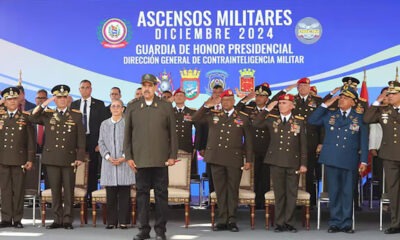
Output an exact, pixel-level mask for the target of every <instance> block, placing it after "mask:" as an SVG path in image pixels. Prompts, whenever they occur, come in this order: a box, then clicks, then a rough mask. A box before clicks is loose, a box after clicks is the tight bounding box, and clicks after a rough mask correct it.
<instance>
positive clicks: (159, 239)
mask: <svg viewBox="0 0 400 240" xmlns="http://www.w3.org/2000/svg"><path fill="white" fill-rule="evenodd" d="M156 240H167V236H165V233H160V234H157V235H156Z"/></svg>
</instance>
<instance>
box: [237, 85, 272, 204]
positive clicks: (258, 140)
mask: <svg viewBox="0 0 400 240" xmlns="http://www.w3.org/2000/svg"><path fill="white" fill-rule="evenodd" d="M254 96H255V105H254V104H251V103H250V104H251V105H250V106H249V105H245V104H246V103H247V102H248V101H249V100H250V99H252V98H253V97H254ZM269 96H271V90H270V88H269V84H268V83H263V84H261V85H259V86H257V87H256V88H255V91H254V92H251V93H249V94H248V95H247V96H246V97H244V98H243V99H242V100H241V101H240V102H239V103H238V104H237V105H236V109H237V110H239V111H243V112H245V113H246V114H248V115H249V118H250V121H251V122H253V121H254V120H255V118H256V117H257V115H258V114H259V113H260V112H262V111H264V110H265V109H266V107H267V104H268V103H269ZM251 134H252V137H253V149H254V192H255V193H256V208H257V209H263V208H264V206H265V199H264V194H265V193H266V192H268V191H269V189H270V170H269V166H268V165H267V164H264V159H265V154H266V153H267V149H268V146H269V143H270V140H271V137H270V133H269V131H268V127H264V128H257V127H255V126H253V125H252V124H251Z"/></svg>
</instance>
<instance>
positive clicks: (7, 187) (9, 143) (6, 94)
mask: <svg viewBox="0 0 400 240" xmlns="http://www.w3.org/2000/svg"><path fill="white" fill-rule="evenodd" d="M1 95H2V96H3V98H4V99H5V106H6V109H7V110H4V109H1V110H0V141H1V144H0V145H1V148H0V184H1V185H0V188H1V218H2V221H1V223H0V228H3V227H11V226H14V227H15V228H23V225H22V224H21V219H22V216H23V214H24V190H25V189H24V182H25V170H30V169H31V168H32V161H33V159H34V158H35V152H36V150H35V135H34V129H33V126H32V124H31V123H30V122H29V121H28V115H29V113H27V112H21V111H20V110H18V95H19V90H18V89H17V88H15V87H10V88H6V89H5V90H3V92H2V93H1Z"/></svg>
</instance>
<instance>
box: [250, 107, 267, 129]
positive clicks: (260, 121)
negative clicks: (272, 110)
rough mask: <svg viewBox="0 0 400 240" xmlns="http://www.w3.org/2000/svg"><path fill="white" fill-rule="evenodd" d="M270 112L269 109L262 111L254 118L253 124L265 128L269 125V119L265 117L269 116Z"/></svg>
mask: <svg viewBox="0 0 400 240" xmlns="http://www.w3.org/2000/svg"><path fill="white" fill-rule="evenodd" d="M268 114H269V112H268V111H266V110H265V111H262V112H260V113H259V114H257V116H256V117H255V118H254V121H253V126H254V127H257V128H265V127H267V125H268V124H267V121H266V120H265V118H266V117H267V116H268Z"/></svg>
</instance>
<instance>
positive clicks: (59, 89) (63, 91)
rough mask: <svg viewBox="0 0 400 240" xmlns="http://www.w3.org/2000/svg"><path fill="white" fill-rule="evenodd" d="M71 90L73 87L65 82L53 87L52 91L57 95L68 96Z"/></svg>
mask: <svg viewBox="0 0 400 240" xmlns="http://www.w3.org/2000/svg"><path fill="white" fill-rule="evenodd" d="M70 91H71V89H70V88H69V87H68V86H67V85H64V84H60V85H56V86H54V87H53V88H52V89H51V93H52V94H53V96H56V97H66V96H68V94H69V92H70Z"/></svg>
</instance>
